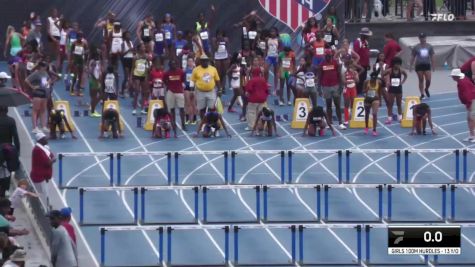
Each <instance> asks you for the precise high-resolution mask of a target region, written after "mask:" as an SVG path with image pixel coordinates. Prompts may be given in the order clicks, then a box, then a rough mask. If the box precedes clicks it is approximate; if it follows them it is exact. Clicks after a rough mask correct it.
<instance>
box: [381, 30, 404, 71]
mask: <svg viewBox="0 0 475 267" xmlns="http://www.w3.org/2000/svg"><path fill="white" fill-rule="evenodd" d="M384 40H386V44H385V45H384V49H383V51H384V63H386V64H387V65H388V66H391V62H392V60H393V58H394V57H396V56H397V54H399V52H401V46H399V44H398V43H397V41H396V40H395V39H394V36H393V34H392V33H386V35H384ZM391 67H392V66H391Z"/></svg>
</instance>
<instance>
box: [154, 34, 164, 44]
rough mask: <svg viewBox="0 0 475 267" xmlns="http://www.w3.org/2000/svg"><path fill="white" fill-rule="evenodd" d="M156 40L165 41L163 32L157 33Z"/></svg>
mask: <svg viewBox="0 0 475 267" xmlns="http://www.w3.org/2000/svg"><path fill="white" fill-rule="evenodd" d="M155 42H163V33H157V34H155Z"/></svg>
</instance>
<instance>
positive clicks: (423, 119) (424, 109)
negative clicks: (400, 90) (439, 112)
mask: <svg viewBox="0 0 475 267" xmlns="http://www.w3.org/2000/svg"><path fill="white" fill-rule="evenodd" d="M412 115H413V118H414V119H413V120H412V131H411V135H416V134H417V135H426V126H427V122H429V126H430V129H431V131H432V134H434V135H435V134H437V133H436V132H435V130H434V125H433V124H432V112H431V110H430V106H429V105H427V104H426V103H421V104H417V105H415V106H413V107H412Z"/></svg>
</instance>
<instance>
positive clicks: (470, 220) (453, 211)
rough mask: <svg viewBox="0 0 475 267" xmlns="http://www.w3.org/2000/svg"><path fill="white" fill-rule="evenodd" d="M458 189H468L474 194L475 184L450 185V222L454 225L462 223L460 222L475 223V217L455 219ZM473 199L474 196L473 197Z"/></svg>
mask: <svg viewBox="0 0 475 267" xmlns="http://www.w3.org/2000/svg"><path fill="white" fill-rule="evenodd" d="M458 188H466V189H468V190H470V191H471V192H473V189H475V184H457V185H454V184H452V185H450V218H449V221H450V222H452V223H460V222H465V223H475V216H473V218H459V219H457V218H456V217H455V215H456V204H457V201H456V192H457V189H458ZM471 197H473V196H471Z"/></svg>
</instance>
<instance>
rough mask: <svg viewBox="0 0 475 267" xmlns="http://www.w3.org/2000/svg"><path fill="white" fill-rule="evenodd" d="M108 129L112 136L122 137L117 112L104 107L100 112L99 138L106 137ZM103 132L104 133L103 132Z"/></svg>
mask: <svg viewBox="0 0 475 267" xmlns="http://www.w3.org/2000/svg"><path fill="white" fill-rule="evenodd" d="M109 130H110V131H111V133H112V137H113V138H114V139H117V138H119V137H122V129H121V127H120V116H119V112H118V111H117V110H115V109H114V108H108V109H105V110H104V111H103V113H102V123H101V135H100V136H99V138H104V137H106V138H107V137H108V132H109ZM104 133H105V134H104Z"/></svg>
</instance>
